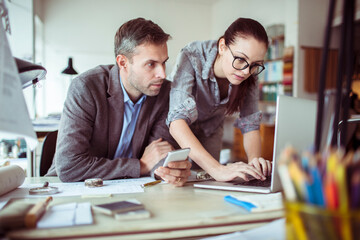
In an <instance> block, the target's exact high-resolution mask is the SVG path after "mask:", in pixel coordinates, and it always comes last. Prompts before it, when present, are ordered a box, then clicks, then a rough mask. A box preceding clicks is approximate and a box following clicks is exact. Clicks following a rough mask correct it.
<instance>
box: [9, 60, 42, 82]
mask: <svg viewBox="0 0 360 240" xmlns="http://www.w3.org/2000/svg"><path fill="white" fill-rule="evenodd" d="M15 62H16V65H17V68H18V71H19V75H20V80H21V85H22V88H26V87H28V86H30V85H32V84H36V83H37V82H38V81H40V80H41V79H43V78H44V77H45V75H46V69H45V68H44V67H43V66H40V65H37V64H34V63H31V62H28V61H24V60H22V59H19V58H15Z"/></svg>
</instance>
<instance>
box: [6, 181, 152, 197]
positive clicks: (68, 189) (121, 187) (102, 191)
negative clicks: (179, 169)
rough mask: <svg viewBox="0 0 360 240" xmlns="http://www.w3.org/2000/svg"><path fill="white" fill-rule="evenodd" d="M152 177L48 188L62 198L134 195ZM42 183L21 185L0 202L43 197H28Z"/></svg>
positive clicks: (141, 189)
mask: <svg viewBox="0 0 360 240" xmlns="http://www.w3.org/2000/svg"><path fill="white" fill-rule="evenodd" d="M154 180H155V179H154V178H152V177H143V178H129V179H119V180H105V181H103V183H104V186H102V187H95V188H89V187H85V184H84V182H72V183H50V184H49V186H51V187H57V188H58V189H59V191H60V192H59V193H56V194H52V195H51V196H53V197H64V196H94V197H96V196H97V195H100V196H104V195H110V194H121V193H136V192H144V189H143V188H142V187H141V184H144V183H147V182H151V181H154ZM42 185H43V184H42V183H38V184H27V183H25V184H23V185H21V186H20V187H19V188H17V189H15V190H14V191H12V192H9V193H8V194H5V195H3V196H1V197H0V202H1V201H6V200H8V199H10V198H37V197H44V195H30V194H29V189H30V188H36V187H42Z"/></svg>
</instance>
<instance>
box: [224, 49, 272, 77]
mask: <svg viewBox="0 0 360 240" xmlns="http://www.w3.org/2000/svg"><path fill="white" fill-rule="evenodd" d="M227 47H228V48H229V50H230V52H231V55H232V56H233V58H234V60H233V62H232V67H233V68H234V69H236V70H244V69H246V68H247V67H250V74H251V75H253V76H257V75H259V74H260V73H261V72H262V71H264V70H265V66H264V65H261V64H253V65H250V64H249V63H248V61H246V59H245V58H242V57H237V56H234V54H233V52H232V51H231V48H230V47H229V46H227ZM236 59H240V60H241V61H244V62H246V65H245V66H244V67H242V68H236V67H235V66H234V63H235V61H236ZM255 66H256V67H260V71H258V72H257V73H252V72H251V69H252V68H253V67H255Z"/></svg>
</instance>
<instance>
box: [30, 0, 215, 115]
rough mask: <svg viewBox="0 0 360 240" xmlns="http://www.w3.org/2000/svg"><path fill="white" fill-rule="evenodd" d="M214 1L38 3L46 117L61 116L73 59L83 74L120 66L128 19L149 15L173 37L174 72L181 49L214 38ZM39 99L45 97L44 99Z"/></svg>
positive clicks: (51, 0)
mask: <svg viewBox="0 0 360 240" xmlns="http://www.w3.org/2000/svg"><path fill="white" fill-rule="evenodd" d="M212 2H214V1H203V0H200V1H199V0H198V1H190V0H185V1H176V0H151V1H148V0H136V1H129V0H103V1H97V0H62V1H58V0H35V7H36V13H38V14H39V15H40V19H41V21H42V22H43V34H44V36H43V39H44V46H45V49H44V59H43V60H44V65H45V67H46V69H47V70H48V74H47V79H46V81H45V82H43V89H42V94H38V95H43V96H44V98H45V99H46V101H40V102H41V103H42V106H40V108H39V113H40V112H41V115H46V114H48V113H51V112H61V111H62V105H63V102H64V99H65V96H66V91H67V87H68V85H69V83H70V77H69V76H64V75H61V74H60V72H61V71H62V70H63V69H64V68H65V67H66V65H67V60H68V57H73V60H74V67H75V69H76V70H77V71H78V72H79V73H81V72H84V71H86V70H88V69H90V68H92V67H94V66H96V65H99V64H112V63H114V62H115V57H114V53H113V38H114V35H115V32H116V30H117V29H118V27H119V26H120V25H121V24H123V23H124V22H125V21H127V20H129V19H132V18H135V17H140V16H141V17H144V18H147V19H151V20H153V21H154V22H155V23H157V24H159V25H160V26H161V27H162V28H163V29H164V31H165V32H168V33H170V34H171V36H172V39H171V40H170V41H169V42H168V47H169V57H170V59H169V61H168V65H167V66H168V71H167V72H169V71H170V70H171V66H172V65H173V64H174V62H175V59H176V55H177V53H178V52H179V51H180V49H181V48H182V47H183V46H184V45H185V44H186V43H188V42H190V41H193V40H205V39H208V38H209V36H210V35H211V23H212V15H211V6H212V5H211V4H212ZM209 13H210V14H209ZM38 97H39V96H38Z"/></svg>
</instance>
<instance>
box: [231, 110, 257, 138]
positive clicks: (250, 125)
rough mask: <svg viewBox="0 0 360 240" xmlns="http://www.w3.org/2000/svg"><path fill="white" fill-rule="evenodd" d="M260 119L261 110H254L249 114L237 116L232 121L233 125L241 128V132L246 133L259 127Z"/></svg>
mask: <svg viewBox="0 0 360 240" xmlns="http://www.w3.org/2000/svg"><path fill="white" fill-rule="evenodd" d="M261 119H262V112H261V111H259V112H256V113H253V114H251V115H248V116H245V117H241V116H239V118H237V119H236V120H235V122H234V126H235V127H237V128H239V129H240V130H241V133H242V134H244V133H247V132H250V131H254V130H259V129H260V122H261Z"/></svg>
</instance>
